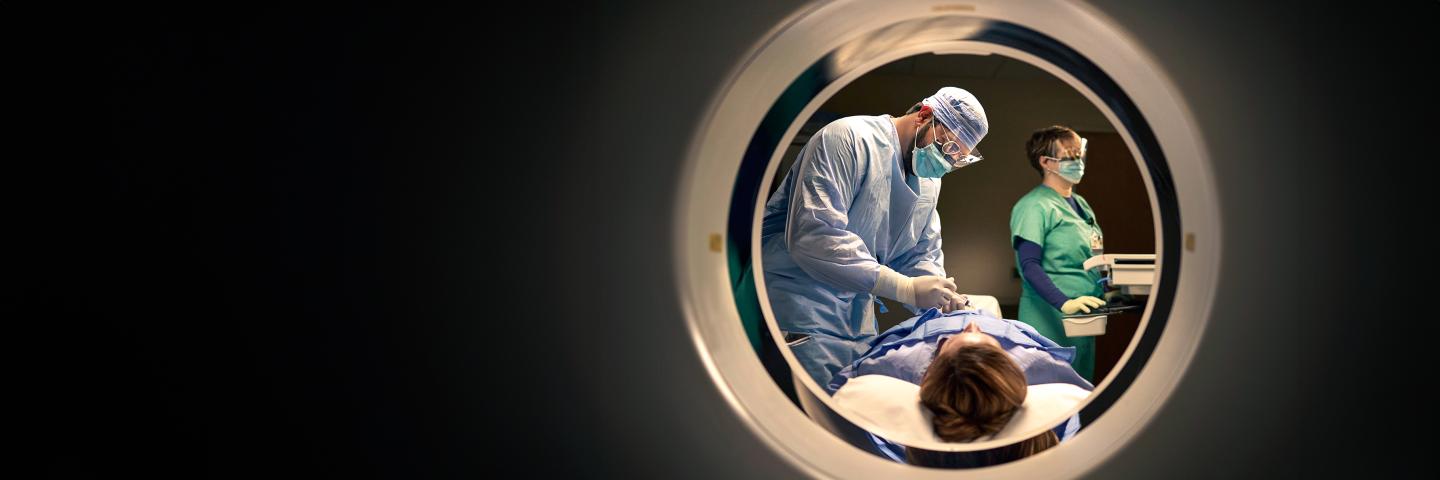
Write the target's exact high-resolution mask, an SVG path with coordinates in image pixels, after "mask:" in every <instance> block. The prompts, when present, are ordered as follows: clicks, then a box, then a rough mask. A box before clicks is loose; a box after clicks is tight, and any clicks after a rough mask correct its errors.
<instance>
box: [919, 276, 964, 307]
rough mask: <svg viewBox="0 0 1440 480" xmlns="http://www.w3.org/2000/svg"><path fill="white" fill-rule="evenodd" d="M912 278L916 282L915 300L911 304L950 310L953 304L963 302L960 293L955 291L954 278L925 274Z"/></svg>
mask: <svg viewBox="0 0 1440 480" xmlns="http://www.w3.org/2000/svg"><path fill="white" fill-rule="evenodd" d="M912 280H914V282H915V301H914V302H911V303H910V304H911V305H914V306H916V307H919V308H931V307H934V308H938V309H940V310H942V311H946V312H948V311H950V307H951V306H952V305H956V304H959V303H962V302H963V301H962V300H961V299H960V294H959V293H955V290H957V288H955V281H954V280H952V279H949V278H940V277H937V276H934V275H924V276H919V277H914V278H912Z"/></svg>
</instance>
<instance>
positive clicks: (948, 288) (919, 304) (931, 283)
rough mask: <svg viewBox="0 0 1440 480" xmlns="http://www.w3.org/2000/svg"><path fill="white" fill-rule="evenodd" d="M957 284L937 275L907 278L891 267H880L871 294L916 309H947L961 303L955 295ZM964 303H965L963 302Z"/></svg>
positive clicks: (957, 295)
mask: <svg viewBox="0 0 1440 480" xmlns="http://www.w3.org/2000/svg"><path fill="white" fill-rule="evenodd" d="M955 290H956V288H955V282H954V281H951V280H950V279H945V278H940V277H937V276H935V275H922V276H919V277H907V276H905V275H902V274H900V273H899V272H896V271H894V270H891V269H890V267H886V266H884V265H881V266H880V274H879V275H877V276H876V277H875V288H873V289H871V290H870V293H874V294H876V295H879V296H882V297H885V298H890V299H894V300H898V301H900V303H905V304H909V305H914V306H915V307H916V308H922V309H924V308H939V309H942V310H943V309H946V308H949V307H950V306H951V304H952V303H955V302H961V300H960V294H958V293H955ZM962 303H963V302H962Z"/></svg>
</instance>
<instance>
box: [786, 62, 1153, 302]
mask: <svg viewBox="0 0 1440 480" xmlns="http://www.w3.org/2000/svg"><path fill="white" fill-rule="evenodd" d="M963 59H964V60H967V61H972V62H973V61H976V60H988V59H982V58H981V57H971V56H965V57H963ZM992 62H993V60H992ZM985 75H986V76H985V78H977V77H955V76H927V75H915V74H912V73H902V74H895V73H890V72H888V71H887V68H881V69H879V70H877V71H875V72H873V73H871V74H869V75H866V76H864V77H861V78H859V79H857V80H856V81H855V82H853V83H851V84H850V85H848V86H847V87H846V88H845V89H843V90H842V91H840V92H839V93H838V94H836V95H835V97H833V98H831V99H830V100H829V101H827V102H826V104H825V105H823V106H822V107H821V108H820V111H819V112H818V113H817V114H816V117H820V118H824V119H827V120H828V119H829V118H833V117H843V116H849V115H877V114H881V113H889V114H891V115H898V114H901V113H903V112H904V111H905V110H906V109H908V108H909V107H910V106H911V105H913V104H914V103H915V102H916V101H918V100H919V99H921V98H924V97H925V96H928V95H930V94H933V93H934V92H935V90H936V89H938V88H939V87H942V86H947V85H953V86H958V87H960V88H964V89H966V90H969V91H971V92H972V93H974V94H975V95H976V97H978V98H979V99H980V101H981V102H982V103H983V104H984V106H985V110H986V115H987V117H988V118H989V120H990V132H989V133H988V134H987V135H986V137H985V139H984V140H983V141H982V142H981V143H980V146H979V149H980V151H981V153H982V154H983V155H984V156H985V161H983V162H981V163H978V164H975V165H973V166H970V167H966V168H964V169H963V170H960V171H957V172H954V173H952V174H950V175H947V176H946V177H945V180H944V187H943V189H942V190H941V194H940V203H939V205H938V209H939V211H940V215H941V223H942V225H943V226H942V233H943V235H944V249H945V266H946V271H947V272H948V273H949V274H950V275H952V276H954V277H955V280H956V283H958V284H959V286H960V288H961V290H963V291H965V292H967V293H975V294H984V295H992V296H995V297H996V298H997V299H998V300H999V301H1000V304H1001V306H1002V310H1004V311H1003V312H1002V313H1003V314H1004V315H1005V316H1007V317H1011V318H1013V317H1014V314H1015V305H1016V304H1017V303H1018V302H1019V296H1020V288H1021V285H1020V279H1019V277H1018V276H1017V275H1016V272H1015V267H1014V264H1015V257H1014V251H1013V250H1012V249H1011V246H1010V243H1009V236H1010V235H1009V230H1010V227H1009V221H1010V207H1011V206H1012V205H1014V203H1015V201H1016V200H1018V199H1019V198H1020V197H1021V196H1022V195H1024V194H1025V193H1026V192H1028V191H1029V190H1030V189H1031V188H1034V187H1035V185H1037V184H1038V183H1039V180H1040V178H1039V175H1037V174H1036V173H1035V171H1034V169H1032V168H1031V167H1030V165H1029V163H1028V162H1027V161H1026V159H1025V154H1024V145H1025V140H1026V139H1028V138H1029V135H1030V133H1031V132H1032V131H1034V130H1035V129H1038V128H1043V127H1045V126H1049V125H1054V124H1060V125H1067V126H1070V127H1072V128H1075V129H1076V130H1078V131H1081V132H1085V133H1086V134H1089V135H1092V136H1096V137H1098V138H1097V140H1100V141H1101V142H1102V143H1112V142H1113V143H1118V142H1119V136H1118V135H1116V134H1115V133H1114V132H1115V129H1114V127H1112V126H1111V125H1110V122H1109V121H1108V120H1107V119H1106V118H1105V117H1104V116H1103V115H1102V114H1101V113H1100V112H1099V110H1097V109H1096V108H1095V107H1094V106H1093V105H1092V104H1091V103H1090V102H1089V101H1088V100H1086V99H1085V98H1084V96H1082V95H1081V94H1080V93H1079V92H1077V91H1075V90H1074V89H1073V88H1070V87H1069V85H1068V84H1066V83H1064V82H1062V81H1060V80H1059V79H1056V78H1054V77H1052V76H1050V75H1048V74H1046V73H1045V72H1043V71H1041V70H1039V69H1037V68H1034V67H1031V66H1028V65H1025V64H1022V63H1020V62H1016V61H1013V60H1004V61H1003V62H1002V64H1001V65H1000V66H998V67H996V68H995V69H994V70H993V71H991V72H988V73H986V74H985ZM814 123H815V124H816V125H815V128H818V126H819V125H823V123H822V122H814ZM807 134H808V129H807V130H802V132H801V135H799V136H798V138H797V140H798V141H797V142H794V143H793V144H792V145H791V146H790V148H789V149H788V150H787V152H786V153H785V156H784V157H783V159H782V161H783V163H782V165H781V166H780V169H779V170H777V177H776V180H775V183H777V184H778V183H779V181H780V180H781V179H783V175H784V174H785V172H787V171H788V170H789V167H790V164H791V163H793V161H794V158H795V155H796V154H798V153H799V147H800V146H801V145H803V143H804V142H803V140H804V138H806V137H808V135H807ZM1107 137H1108V138H1107ZM1107 150H1108V149H1107ZM1118 150H1120V153H1122V154H1125V153H1126V152H1124V149H1123V148H1119V149H1118ZM1094 160H1095V159H1093V158H1092V163H1093V162H1094ZM1106 163H1107V165H1106V168H1104V169H1101V168H1093V169H1091V171H1089V172H1087V177H1086V178H1087V182H1090V183H1093V184H1097V185H1100V184H1104V185H1106V186H1107V189H1110V188H1118V189H1122V190H1123V191H1118V192H1112V191H1107V192H1104V193H1102V192H1098V191H1093V190H1090V189H1087V188H1086V186H1082V187H1080V188H1078V189H1077V191H1079V192H1080V193H1081V194H1082V195H1084V196H1085V197H1086V198H1087V200H1090V201H1091V203H1092V205H1093V206H1094V207H1095V208H1096V210H1097V216H1098V217H1099V218H1100V219H1101V221H1102V225H1103V226H1104V227H1105V228H1106V232H1107V237H1109V236H1112V235H1118V237H1119V238H1113V239H1112V238H1107V243H1108V242H1110V241H1112V240H1113V241H1119V242H1120V243H1122V244H1136V243H1148V244H1150V245H1153V227H1150V226H1148V224H1147V226H1146V227H1144V228H1145V229H1146V230H1145V231H1147V232H1150V233H1148V234H1140V235H1141V236H1144V237H1145V238H1142V239H1138V240H1137V239H1129V238H1127V237H1128V236H1134V235H1136V234H1135V233H1134V232H1135V230H1134V229H1124V228H1121V227H1120V226H1119V225H1114V227H1112V223H1111V222H1107V219H1112V218H1113V219H1120V218H1137V217H1138V218H1143V219H1146V220H1148V219H1149V218H1150V209H1149V205H1134V206H1123V205H1117V204H1118V203H1121V202H1117V201H1112V200H1110V199H1111V198H1113V197H1120V198H1136V197H1137V196H1138V197H1139V198H1144V196H1145V194H1144V187H1143V185H1141V184H1138V183H1135V182H1134V181H1131V180H1128V179H1134V180H1138V179H1139V172H1138V169H1137V168H1136V167H1135V166H1134V162H1133V160H1130V159H1129V158H1128V156H1127V158H1125V159H1123V160H1118V159H1117V161H1115V162H1106ZM1112 167H1113V168H1112ZM1102 177H1106V178H1102ZM772 188H773V186H772ZM1112 228H1113V229H1115V230H1116V231H1114V232H1112V231H1111V230H1112ZM1121 230H1124V232H1122V231H1121ZM908 316H909V313H908V312H905V311H904V310H902V309H898V308H891V309H890V310H889V312H888V313H883V314H880V328H881V329H884V328H886V327H888V326H890V325H893V324H895V323H898V322H899V321H901V320H904V319H905V318H907V317H908Z"/></svg>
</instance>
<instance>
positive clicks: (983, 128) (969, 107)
mask: <svg viewBox="0 0 1440 480" xmlns="http://www.w3.org/2000/svg"><path fill="white" fill-rule="evenodd" d="M920 103H921V104H923V105H925V106H928V107H930V110H932V111H933V112H934V113H935V118H936V119H938V120H940V123H941V124H943V125H945V128H948V129H950V131H952V132H955V135H956V136H959V137H960V142H961V143H964V144H965V148H966V149H967V150H972V149H974V148H975V145H978V144H980V139H982V138H985V133H986V132H989V131H990V121H989V120H986V119H985V109H984V108H981V107H980V100H979V99H977V98H975V96H974V95H971V94H970V92H967V91H965V90H961V89H959V88H955V87H945V88H941V89H940V91H938V92H935V94H934V95H931V96H930V97H928V98H926V99H924V100H921V101H920Z"/></svg>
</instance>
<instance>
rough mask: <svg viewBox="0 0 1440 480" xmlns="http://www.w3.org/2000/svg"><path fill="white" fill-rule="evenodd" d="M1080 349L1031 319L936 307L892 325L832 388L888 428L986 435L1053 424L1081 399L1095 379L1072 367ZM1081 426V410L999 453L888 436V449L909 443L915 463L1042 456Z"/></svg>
mask: <svg viewBox="0 0 1440 480" xmlns="http://www.w3.org/2000/svg"><path fill="white" fill-rule="evenodd" d="M1073 354H1074V349H1073V347H1060V346H1059V345H1056V344H1055V343H1054V342H1052V341H1050V340H1049V339H1046V338H1045V337H1044V336H1041V335H1039V333H1038V332H1035V331H1034V329H1033V328H1030V327H1029V325H1026V324H1023V323H1019V322H1014V321H1011V320H1003V319H997V318H993V317H990V316H988V315H982V314H978V313H976V312H954V313H950V314H941V313H939V312H938V311H934V310H932V311H929V312H926V313H925V314H924V315H921V316H919V317H916V318H914V319H911V320H907V321H906V322H904V323H901V324H900V325H897V326H896V327H894V328H892V329H890V330H888V331H886V332H885V334H883V335H881V336H880V337H878V338H877V341H876V342H875V345H874V346H873V347H872V348H871V350H870V351H869V352H867V353H866V354H865V356H863V357H861V359H860V360H859V361H857V362H855V363H854V364H852V365H850V366H849V367H847V368H845V369H843V370H842V371H841V372H840V374H839V375H837V377H836V380H835V381H834V382H832V384H831V385H830V386H831V387H832V388H833V389H835V390H836V394H835V398H834V399H835V401H836V403H837V404H839V405H841V406H843V407H845V408H846V409H847V410H851V411H852V412H854V413H855V414H857V415H858V416H860V417H861V418H864V419H866V420H867V421H869V422H871V423H873V424H875V425H878V426H881V427H882V430H881V431H889V432H890V433H895V434H904V435H907V436H911V437H914V438H912V440H915V439H918V440H921V441H934V442H972V441H986V440H993V439H997V438H1008V437H1009V435H1007V434H1009V433H1019V432H1021V431H1034V429H1035V428H1037V427H1046V426H1053V425H1054V424H1053V423H1050V424H1046V423H1045V422H1047V421H1049V422H1053V421H1055V420H1054V418H1055V416H1057V415H1060V414H1062V412H1064V411H1068V410H1069V409H1071V408H1072V407H1073V406H1074V405H1077V404H1078V403H1079V402H1080V401H1081V400H1082V399H1083V398H1084V397H1085V396H1086V395H1087V394H1088V392H1089V390H1091V389H1093V386H1092V385H1090V383H1089V382H1087V381H1085V380H1084V379H1083V378H1082V377H1080V376H1079V375H1078V374H1077V373H1075V371H1074V369H1073V368H1071V367H1070V366H1069V360H1070V357H1071V356H1072V355H1073ZM916 385H918V391H917V386H916ZM917 401H918V403H919V404H920V405H923V407H924V408H919V406H917V405H916V402H917ZM1022 407H1023V408H1022ZM1078 429H1079V421H1078V418H1077V417H1074V416H1072V417H1071V418H1070V420H1069V421H1068V422H1066V423H1065V424H1064V425H1061V426H1060V427H1056V428H1055V429H1054V430H1052V431H1046V432H1044V433H1042V434H1040V435H1037V436H1034V437H1032V438H1028V439H1025V440H1022V441H1019V442H1016V443H1014V444H1011V445H1008V446H1005V447H1000V448H995V449H990V450H983V451H973V452H937V451H930V450H924V449H920V448H914V447H909V448H906V447H901V446H899V445H897V444H894V443H891V442H888V441H886V442H884V443H885V444H886V446H884V447H882V448H886V449H889V450H891V452H895V451H899V450H902V449H903V450H904V456H905V459H906V462H907V463H910V464H913V465H921V466H932V467H948V468H967V467H980V466H986V465H995V464H1000V463H1005V462H1009V461H1012V460H1015V459H1019V458H1023V457H1026V456H1029V455H1033V454H1035V453H1038V452H1040V451H1043V450H1045V449H1047V448H1050V447H1052V446H1054V445H1057V444H1058V443H1059V442H1060V440H1061V439H1062V438H1068V437H1069V436H1070V435H1073V434H1074V432H1075V431H1076V430H1078ZM897 438H899V437H897ZM892 456H895V455H894V454H893V453H892Z"/></svg>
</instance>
